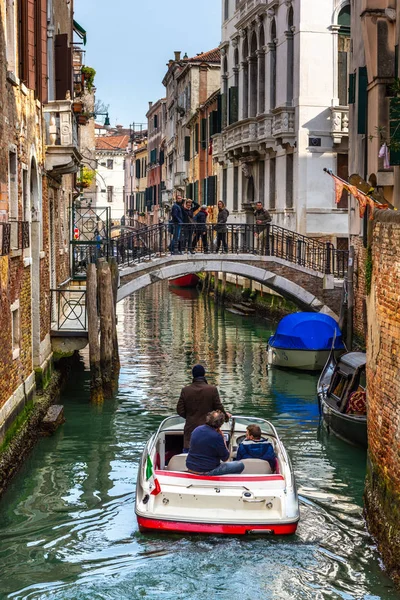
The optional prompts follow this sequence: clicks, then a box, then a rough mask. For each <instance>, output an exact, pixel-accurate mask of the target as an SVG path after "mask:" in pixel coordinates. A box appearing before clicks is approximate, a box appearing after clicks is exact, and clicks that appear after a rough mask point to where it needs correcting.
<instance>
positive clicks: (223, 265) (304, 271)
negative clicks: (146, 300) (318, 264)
mask: <svg viewBox="0 0 400 600" xmlns="http://www.w3.org/2000/svg"><path fill="white" fill-rule="evenodd" d="M209 272H219V273H229V274H231V275H238V276H241V277H245V278H247V279H251V280H253V281H257V282H259V283H261V284H262V285H265V286H266V287H268V288H270V289H271V290H274V291H275V292H277V293H279V294H281V295H282V296H283V297H284V298H287V299H288V300H291V301H292V302H294V303H295V304H297V305H298V306H299V308H301V309H303V310H308V311H314V312H324V313H327V314H330V315H332V316H333V317H334V318H336V319H338V317H337V315H338V314H339V311H340V301H341V295H342V287H343V280H339V279H334V277H333V275H325V274H324V273H320V272H317V271H314V270H312V269H309V268H307V267H303V266H301V265H297V264H295V263H293V262H290V261H287V260H285V259H282V258H278V257H276V256H260V255H251V254H226V255H221V254H207V255H205V254H201V253H199V254H195V255H176V256H175V255H173V256H161V257H153V258H149V259H147V260H144V261H143V262H139V263H138V264H135V265H131V266H129V267H127V266H124V265H120V287H119V290H118V301H121V300H123V299H124V298H126V297H127V296H129V295H130V294H132V293H134V292H136V291H138V290H140V289H142V288H144V287H146V286H148V285H151V284H152V283H156V282H158V281H165V280H168V279H171V278H174V277H180V276H182V275H187V274H189V273H209Z"/></svg>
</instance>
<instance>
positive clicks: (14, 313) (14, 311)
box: [10, 300, 21, 360]
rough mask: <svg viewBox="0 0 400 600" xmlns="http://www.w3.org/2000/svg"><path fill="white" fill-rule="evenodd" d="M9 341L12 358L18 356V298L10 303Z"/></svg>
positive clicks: (19, 326)
mask: <svg viewBox="0 0 400 600" xmlns="http://www.w3.org/2000/svg"><path fill="white" fill-rule="evenodd" d="M10 309H11V343H12V357H13V360H16V359H17V358H19V355H20V351H21V322H20V318H21V315H20V310H19V300H16V301H15V302H14V303H13V304H11V307H10Z"/></svg>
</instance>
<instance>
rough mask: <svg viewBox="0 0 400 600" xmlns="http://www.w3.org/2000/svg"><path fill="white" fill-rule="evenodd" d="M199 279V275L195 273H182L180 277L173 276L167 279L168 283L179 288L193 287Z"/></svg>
mask: <svg viewBox="0 0 400 600" xmlns="http://www.w3.org/2000/svg"><path fill="white" fill-rule="evenodd" d="M199 281H200V277H199V276H198V275H196V273H189V274H188V275H182V277H175V278H174V279H170V280H169V285H172V286H174V287H181V288H194V287H196V286H197V284H198V283H199Z"/></svg>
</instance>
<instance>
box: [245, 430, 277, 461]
mask: <svg viewBox="0 0 400 600" xmlns="http://www.w3.org/2000/svg"><path fill="white" fill-rule="evenodd" d="M246 458H258V459H260V460H267V461H268V462H269V464H270V467H271V469H272V472H274V471H275V466H276V456H275V451H274V447H273V445H272V444H271V443H270V442H268V441H267V440H264V439H263V438H262V437H261V429H260V427H259V426H258V425H248V427H247V433H246V439H245V440H244V441H243V442H242V443H241V444H239V448H238V451H237V456H236V460H244V459H246Z"/></svg>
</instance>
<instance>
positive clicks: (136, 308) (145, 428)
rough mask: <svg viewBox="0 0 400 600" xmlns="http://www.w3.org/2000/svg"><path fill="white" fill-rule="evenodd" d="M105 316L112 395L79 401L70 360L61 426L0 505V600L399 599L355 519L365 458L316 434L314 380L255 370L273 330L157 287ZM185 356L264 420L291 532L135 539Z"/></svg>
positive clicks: (239, 406) (81, 386) (81, 375)
mask: <svg viewBox="0 0 400 600" xmlns="http://www.w3.org/2000/svg"><path fill="white" fill-rule="evenodd" d="M118 312H119V343H120V354H121V363H122V370H121V377H120V385H119V390H118V394H117V395H116V398H115V400H113V401H109V402H106V403H105V404H104V406H102V407H98V406H92V405H91V404H90V402H89V377H88V371H87V365H86V364H85V361H84V360H82V365H81V368H80V369H78V370H77V371H76V372H75V373H74V374H73V377H72V378H71V381H70V384H69V386H68V388H67V389H66V391H65V393H64V395H63V404H64V405H65V416H66V419H67V420H66V423H65V425H63V426H62V427H61V428H60V429H59V431H58V432H57V433H56V435H55V436H54V437H52V438H46V439H42V440H41V441H40V443H39V444H38V445H37V447H36V448H35V450H34V451H33V453H32V455H31V456H30V458H29V460H28V461H27V462H26V464H25V466H24V468H23V470H22V471H21V472H20V473H19V474H18V476H17V477H16V478H15V479H14V481H13V483H12V485H11V486H10V488H9V490H8V491H7V493H6V494H5V496H4V497H3V498H2V499H1V501H0V598H1V599H2V600H3V599H6V598H7V599H9V598H12V599H28V598H29V599H47V598H52V599H55V600H67V599H68V600H70V599H71V600H83V599H85V600H89V599H90V600H98V599H104V600H105V599H118V600H128V599H129V600H131V599H142V598H149V599H155V600H162V599H165V600H170V599H171V600H172V599H174V600H176V599H185V600H200V599H214V598H215V599H217V600H227V599H229V600H239V599H240V600H254V599H255V598H257V599H260V600H267V599H275V598H278V599H289V598H290V599H292V598H293V599H317V600H325V599H342V600H353V599H364V600H372V599H374V600H375V599H382V600H394V599H397V600H399V599H400V594H398V593H397V592H396V591H395V590H394V588H393V586H392V584H391V582H390V581H389V579H388V578H387V577H386V576H385V574H384V573H383V572H382V570H381V565H380V562H379V557H378V555H377V553H376V550H375V548H374V546H373V542H372V540H371V538H370V537H369V536H368V533H367V531H366V529H365V526H364V522H363V518H362V493H363V483H364V475H365V453H364V452H362V451H360V450H356V449H354V448H351V447H350V446H348V445H346V444H344V443H342V442H340V441H339V440H336V439H335V438H332V437H329V436H327V435H326V433H325V432H324V431H323V430H322V431H321V429H320V427H319V416H318V408H317V399H316V393H315V388H316V382H317V377H316V376H313V375H305V374H296V373H289V372H284V371H278V370H270V371H268V372H267V369H266V350H265V346H266V342H267V340H268V337H269V335H270V333H271V330H272V329H273V326H272V325H271V324H269V323H268V322H267V321H266V320H255V319H251V318H245V317H239V316H237V315H233V314H230V313H229V312H227V311H223V310H222V309H220V308H217V307H215V305H214V304H213V303H212V302H210V301H209V300H207V299H204V298H203V297H201V296H197V295H196V293H194V294H192V293H191V292H183V291H181V292H179V293H178V292H170V291H169V290H168V288H167V287H166V286H165V285H161V284H156V285H153V286H152V287H149V288H147V289H145V290H142V291H141V292H140V293H137V294H136V295H135V296H132V297H130V298H128V299H126V300H125V301H124V302H123V303H122V304H121V305H119V308H118ZM199 361H201V362H203V363H204V364H206V366H207V370H208V377H209V380H210V381H211V382H213V383H216V384H217V385H218V386H219V389H220V393H221V396H222V398H223V401H224V403H225V406H226V407H227V409H229V410H230V411H231V412H233V413H236V414H240V413H241V414H246V415H251V414H253V415H258V416H261V417H266V418H268V419H271V420H272V421H273V422H274V423H275V425H276V426H277V428H278V430H279V432H280V435H281V437H282V438H283V441H284V443H285V444H286V447H287V449H288V451H289V453H290V455H291V458H292V461H293V464H294V468H295V472H296V477H297V484H298V488H299V494H300V499H301V521H300V524H299V528H298V530H297V533H296V535H294V536H292V537H288V538H278V537H277V538H251V537H246V538H239V537H237V538H236V537H232V538H224V537H217V536H210V537H207V536H183V535H165V534H164V535H142V534H140V533H139V532H138V529H137V525H136V519H135V515H134V494H135V481H136V474H137V466H138V462H139V458H140V455H141V452H142V449H143V445H144V443H145V441H146V440H147V438H148V437H149V436H150V434H151V433H152V432H153V431H154V429H155V428H156V427H157V425H158V423H159V422H160V420H161V419H162V418H163V417H165V416H167V415H169V414H172V413H173V412H174V407H175V405H176V401H177V398H178V396H179V391H180V389H181V387H182V386H183V385H185V384H187V383H188V382H189V381H190V369H191V366H192V365H193V364H195V363H197V362H199Z"/></svg>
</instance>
